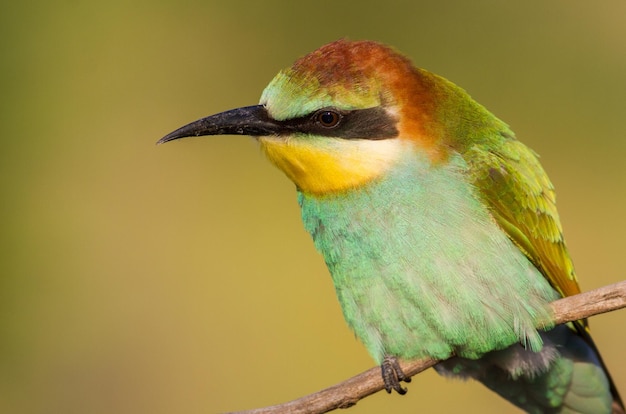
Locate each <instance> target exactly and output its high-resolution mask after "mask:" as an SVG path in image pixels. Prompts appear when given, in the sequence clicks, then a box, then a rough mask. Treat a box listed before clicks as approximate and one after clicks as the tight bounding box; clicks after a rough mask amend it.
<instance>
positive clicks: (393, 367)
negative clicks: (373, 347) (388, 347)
mask: <svg viewBox="0 0 626 414" xmlns="http://www.w3.org/2000/svg"><path fill="white" fill-rule="evenodd" d="M380 369H381V371H382V374H383V381H384V382H385V390H386V391H387V393H389V394H391V390H396V392H397V393H398V394H400V395H404V394H406V392H407V389H406V388H403V387H402V386H401V385H400V382H401V381H404V382H411V378H410V377H407V376H406V375H405V374H404V372H403V371H402V368H400V363H399V362H398V359H397V358H396V357H394V356H386V357H385V359H383V363H382V364H380Z"/></svg>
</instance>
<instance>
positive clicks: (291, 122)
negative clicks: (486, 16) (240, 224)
mask: <svg viewBox="0 0 626 414" xmlns="http://www.w3.org/2000/svg"><path fill="white" fill-rule="evenodd" d="M457 89H458V88H456V87H454V85H452V84H451V83H449V82H448V81H446V80H445V79H443V78H440V77H438V76H436V75H433V74H431V73H429V72H427V71H424V70H421V69H418V68H416V67H414V66H413V65H412V64H411V62H410V61H409V60H408V59H407V58H405V57H404V56H402V55H400V54H399V53H397V52H395V51H394V50H393V49H391V48H389V47H387V46H384V45H381V44H379V43H375V42H369V41H359V42H351V41H347V40H338V41H336V42H333V43H330V44H327V45H325V46H323V47H321V48H320V49H317V50H316V51H314V52H312V53H310V54H308V55H306V56H304V57H302V58H300V59H299V60H297V61H296V62H295V63H294V64H293V65H292V66H291V67H290V68H288V69H285V70H283V71H281V72H279V73H278V75H276V77H275V78H274V79H273V80H272V81H271V82H270V84H269V85H268V86H267V87H266V88H265V90H264V91H263V94H262V96H261V101H260V104H259V105H256V106H250V107H244V108H238V109H234V110H231V111H226V112H222V113H220V114H217V115H212V116H209V117H206V118H203V119H200V120H198V121H195V122H193V123H191V124H189V125H186V126H184V127H182V128H180V129H178V130H176V131H174V132H172V133H170V134H169V135H167V136H165V137H164V138H162V139H161V140H160V141H159V143H163V142H167V141H171V140H174V139H178V138H183V137H189V136H201V135H220V134H235V135H251V136H254V137H257V138H258V140H259V142H260V144H261V148H262V150H263V152H264V153H265V154H266V155H267V156H268V158H269V159H270V161H272V162H273V163H274V164H275V165H276V166H277V167H278V168H280V169H281V170H282V171H283V172H285V174H286V175H287V176H288V177H289V178H290V179H291V180H292V181H293V182H294V183H295V184H296V186H297V187H298V188H299V189H300V190H301V191H303V192H305V193H309V194H315V195H324V194H328V193H337V192H342V191H346V190H349V189H351V188H356V187H360V186H362V185H365V184H367V183H368V182H371V181H372V180H375V179H377V178H379V177H382V176H383V175H384V174H385V172H386V171H388V169H389V168H390V167H392V166H393V165H395V163H396V162H398V160H399V159H400V158H401V157H402V156H404V155H405V154H406V153H407V151H419V152H420V153H421V154H422V155H423V156H424V158H425V159H427V160H429V161H430V162H433V163H434V162H439V161H441V160H443V159H445V157H446V155H447V151H448V149H447V148H448V147H449V145H446V144H445V143H444V141H445V130H446V129H445V128H444V126H445V125H444V124H443V123H442V122H436V121H437V119H439V118H442V113H441V110H439V105H435V102H438V101H441V99H439V98H440V97H441V95H446V96H448V95H451V94H452V95H454V94H455V93H457V92H456V90H457ZM459 91H460V92H459V93H463V92H462V91H461V90H460V89H459ZM435 118H437V119H435Z"/></svg>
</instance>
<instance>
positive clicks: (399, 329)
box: [159, 40, 624, 414]
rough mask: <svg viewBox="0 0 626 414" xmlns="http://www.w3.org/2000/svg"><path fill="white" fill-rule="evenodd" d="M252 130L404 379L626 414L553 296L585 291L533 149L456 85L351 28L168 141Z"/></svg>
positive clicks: (358, 312)
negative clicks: (423, 378) (455, 382)
mask: <svg viewBox="0 0 626 414" xmlns="http://www.w3.org/2000/svg"><path fill="white" fill-rule="evenodd" d="M218 134H234V135H250V136H253V137H256V139H257V140H258V142H259V143H260V146H261V150H262V151H263V152H264V153H265V155H267V158H268V159H269V160H270V161H271V162H272V163H273V164H274V165H276V166H277V167H278V168H279V169H281V170H282V171H283V172H284V173H285V174H286V175H287V177H289V178H290V179H291V180H292V181H293V182H294V183H295V185H296V190H297V196H298V203H299V204H300V208H301V210H302V219H303V221H304V226H305V228H306V230H307V231H308V232H309V233H310V234H311V236H312V238H313V241H314V243H315V247H316V248H317V249H318V250H319V252H320V253H321V254H322V256H323V257H324V259H325V261H326V264H327V266H328V269H329V271H330V274H331V276H332V279H333V282H334V286H335V289H336V291H337V296H338V298H339V302H340V303H341V307H342V310H343V314H344V316H345V319H346V321H347V323H348V325H349V326H350V328H351V329H352V330H353V331H354V332H355V334H356V336H357V337H358V338H359V339H360V340H361V341H362V342H363V344H364V345H365V346H366V348H367V350H368V351H369V353H370V354H371V355H372V357H373V358H374V359H375V360H376V362H377V363H378V364H380V365H381V368H382V376H383V380H384V382H385V387H386V389H387V391H388V392H391V390H392V389H395V390H396V391H398V392H399V393H404V392H405V391H406V390H405V389H404V388H403V387H402V386H401V385H400V382H401V381H403V380H406V381H407V382H408V378H406V377H405V375H404V373H403V372H402V370H401V369H400V366H399V364H398V359H402V360H412V359H417V358H433V359H441V360H445V361H444V362H441V363H439V364H438V365H437V366H436V367H435V369H436V370H437V371H438V372H439V373H440V374H443V375H447V376H454V377H461V378H474V379H477V380H478V381H480V382H482V383H483V384H485V385H486V386H487V387H489V388H490V389H492V390H493V391H495V392H497V393H498V394H500V395H501V396H502V397H504V398H506V399H507V400H509V401H510V402H511V403H513V404H515V405H517V406H518V407H520V408H522V409H523V410H525V411H527V412H531V413H589V414H592V413H593V414H596V413H611V412H613V413H624V405H623V403H622V401H621V399H620V397H619V395H618V392H617V390H616V388H615V386H614V384H613V382H612V380H611V378H610V376H609V373H608V371H607V369H606V367H605V366H604V363H603V362H602V359H601V357H600V354H599V353H598V350H597V349H596V347H595V345H594V343H593V341H592V340H591V337H590V335H589V328H588V325H587V321H586V320H580V321H577V322H574V323H570V324H567V325H561V326H557V327H554V326H552V325H550V323H549V322H547V321H549V320H550V310H549V307H548V304H549V303H550V302H551V301H553V300H555V299H557V298H560V297H563V296H568V295H574V294H577V293H579V292H580V289H579V286H578V282H577V279H576V276H575V273H574V268H573V266H572V261H571V259H570V256H569V254H568V252H567V248H566V245H565V242H564V239H563V233H562V230H561V224H560V222H559V216H558V213H557V210H556V205H555V193H554V189H553V186H552V184H551V183H550V180H549V179H548V176H547V175H546V173H545V171H544V170H543V168H542V167H541V165H540V164H539V161H538V159H537V155H536V154H535V153H534V152H533V151H532V150H530V149H529V148H528V147H526V146H525V145H524V144H522V143H521V142H520V141H518V140H517V139H516V138H515V134H514V133H513V132H512V131H511V129H509V127H508V125H507V124H505V123H504V122H502V121H501V120H499V119H498V118H496V117H495V116H494V115H493V114H491V113H490V112H489V111H487V109H485V108H484V107H483V106H481V105H480V104H478V103H477V102H476V101H474V100H473V99H472V98H471V97H470V96H469V95H468V94H467V93H466V92H465V91H464V90H463V89H461V88H459V87H458V86H456V85H454V84H453V83H451V82H449V81H448V80H446V79H444V78H442V77H440V76H437V75H435V74H432V73H430V72H427V71H426V70H423V69H419V68H417V67H415V66H413V64H412V63H411V62H410V61H409V60H408V59H407V58H405V57H404V56H402V55H401V54H399V53H397V52H396V51H394V50H393V49H391V48H389V47H387V46H384V45H381V44H379V43H375V42H369V41H359V42H352V41H347V40H339V41H336V42H333V43H330V44H328V45H325V46H323V47H321V48H320V49H318V50H316V51H314V52H312V53H310V54H308V55H306V56H304V57H302V58H300V59H299V60H297V61H296V62H295V63H294V64H293V66H291V67H290V68H288V69H286V70H283V71H281V72H279V73H278V75H276V77H275V78H274V79H273V80H272V81H271V82H270V84H269V85H268V86H267V88H266V89H265V90H264V92H263V94H262V96H261V101H260V104H259V105H256V106H248V107H244V108H238V109H234V110H230V111H226V112H222V113H219V114H216V115H212V116H209V117H206V118H203V119H200V120H198V121H195V122H192V123H190V124H188V125H186V126H183V127H182V128H180V129H178V130H176V131H174V132H172V133H170V134H169V135H167V136H165V137H164V138H162V139H161V140H160V141H159V143H163V142H167V141H172V140H175V139H178V138H183V137H191V136H201V135H218Z"/></svg>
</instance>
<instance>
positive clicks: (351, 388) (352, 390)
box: [231, 281, 626, 414]
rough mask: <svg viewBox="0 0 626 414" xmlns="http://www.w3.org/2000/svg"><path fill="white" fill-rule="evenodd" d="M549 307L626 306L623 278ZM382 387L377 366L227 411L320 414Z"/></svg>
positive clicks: (581, 313) (580, 310)
mask: <svg viewBox="0 0 626 414" xmlns="http://www.w3.org/2000/svg"><path fill="white" fill-rule="evenodd" d="M551 307H552V311H553V313H554V318H553V322H554V323H555V324H557V325H558V324H562V323H566V322H571V321H576V320H579V319H584V318H588V317H591V316H594V315H598V314H600V313H605V312H611V311H614V310H618V309H621V308H624V307H626V281H622V282H619V283H615V284H613V285H609V286H604V287H601V288H599V289H595V290H592V291H589V292H585V293H581V294H579V295H575V296H569V297H567V298H563V299H559V300H557V301H554V302H552V303H551ZM438 362H439V361H436V360H431V359H422V360H417V361H410V362H406V361H403V362H401V367H402V370H403V371H404V373H405V374H406V375H407V376H408V377H412V376H413V375H416V374H418V373H420V372H422V371H424V370H426V369H428V368H430V367H432V366H433V365H436V364H437V363H438ZM382 389H384V384H383V381H382V377H381V373H380V368H379V367H375V368H372V369H369V370H367V371H365V372H363V373H361V374H358V375H356V376H354V377H352V378H350V379H348V380H346V381H343V382H341V383H339V384H337V385H333V386H332V387H329V388H326V389H324V390H322V391H318V392H316V393H313V394H309V395H307V396H305V397H302V398H298V399H297V400H293V401H290V402H286V403H284V404H279V405H274V406H271V407H266V408H257V409H254V410H248V411H240V412H237V413H231V414H284V413H290V414H291V413H294V414H320V413H326V412H328V411H332V410H335V409H337V408H347V407H350V406H352V405H354V404H356V403H357V402H358V401H359V400H361V399H363V398H365V397H367V396H368V395H371V394H374V393H376V392H378V391H380V390H382Z"/></svg>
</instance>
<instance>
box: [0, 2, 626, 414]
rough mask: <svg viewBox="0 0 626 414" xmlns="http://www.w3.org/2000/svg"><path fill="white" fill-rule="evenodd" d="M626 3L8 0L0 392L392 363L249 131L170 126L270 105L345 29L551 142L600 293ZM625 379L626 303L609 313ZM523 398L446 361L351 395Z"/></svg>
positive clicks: (618, 233)
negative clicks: (272, 85) (362, 323)
mask: <svg viewBox="0 0 626 414" xmlns="http://www.w3.org/2000/svg"><path fill="white" fill-rule="evenodd" d="M625 21H626V2H624V1H623V0H605V1H602V2H589V1H586V0H567V1H565V0H556V1H550V2H546V1H544V0H530V1H525V2H498V1H488V0H480V1H473V2H467V1H463V0H457V1H444V2H440V1H387V2H385V4H384V5H383V4H382V3H381V2H363V1H342V2H330V1H318V2H314V3H301V2H292V1H278V0H265V1H247V2H246V1H239V2H225V1H224V2H216V1H193V0H187V1H167V0H163V1H157V2H148V1H140V0H138V1H119V0H112V1H108V2H95V1H92V2H86V1H80V0H67V1H57V2H44V1H37V0H36V1H33V2H6V3H3V5H2V6H0V47H1V50H2V60H1V62H0V79H1V81H0V82H1V85H2V89H1V90H2V99H1V100H0V105H1V111H0V118H1V125H2V127H3V135H2V146H1V147H0V183H1V184H0V185H1V186H0V188H1V191H2V193H1V195H2V197H1V199H0V220H1V232H0V411H1V412H3V413H33V414H44V413H46V414H47V413H64V414H68V413H77V414H78V413H81V414H82V413H94V414H98V413H154V414H159V413H174V412H175V413H215V412H222V411H231V410H241V409H247V408H255V407H261V406H266V405H270V404H276V403H280V402H284V401H287V400H290V399H293V398H296V397H299V396H302V395H305V394H308V393H311V392H314V391H317V390H319V389H321V388H324V387H327V386H330V385H332V384H335V383H337V382H339V381H341V380H344V379H346V378H348V377H350V376H352V375H354V374H356V373H359V372H361V371H363V370H365V369H368V368H370V367H372V366H373V362H372V360H371V359H370V357H369V356H368V355H367V353H366V352H365V350H364V348H363V347H362V346H361V344H359V343H358V342H357V341H356V339H355V338H354V336H353V334H352V333H351V332H350V331H349V329H348V328H347V327H346V325H345V323H344V321H343V318H342V315H341V312H340V309H339V306H338V303H337V300H336V298H335V293H334V290H333V287H332V284H331V280H330V277H329V276H328V274H327V270H326V268H325V266H324V264H323V261H322V259H321V257H320V256H319V255H318V254H317V253H316V252H315V250H314V247H313V244H312V243H311V240H310V238H309V235H308V234H306V233H305V231H304V230H303V228H302V225H301V223H300V217H299V209H298V206H297V203H296V198H295V192H294V189H293V185H292V184H291V183H290V182H289V181H288V180H287V179H286V178H285V177H284V176H283V175H282V174H281V173H280V172H279V171H278V170H275V169H274V168H273V167H272V166H271V165H270V164H269V163H268V162H266V161H265V160H264V159H263V156H262V155H261V154H260V152H259V151H258V148H257V145H256V143H255V142H254V141H253V140H252V139H250V138H247V137H214V138H203V139H188V140H183V141H180V142H175V143H171V144H168V145H165V146H159V147H157V146H155V145H154V144H155V142H156V140H158V139H159V138H160V137H162V136H163V135H165V134H166V133H168V132H170V131H172V130H173V129H175V128H177V127H179V126H181V125H183V124H185V123H187V122H189V121H192V120H195V119H197V118H200V117H203V116H205V115H209V114H212V113H215V112H219V111H222V110H226V109H230V108H233V107H237V106H244V105H252V104H255V103H257V102H258V99H259V96H260V94H261V91H262V90H263V88H264V87H265V85H266V84H267V83H268V82H269V81H270V80H271V79H272V77H273V76H274V74H275V73H276V72H277V71H278V70H279V69H281V68H283V67H286V66H289V65H290V64H291V63H292V62H293V61H294V60H295V59H296V58H297V57H299V56H301V55H303V54H306V53H308V52H310V51H312V50H314V49H316V48H317V47H319V46H321V45H322V44H325V43H327V42H329V41H332V40H335V39H337V38H340V37H348V38H351V39H372V40H378V41H382V42H385V43H388V44H391V45H393V46H395V47H396V48H398V49H399V50H401V51H403V52H404V53H405V54H407V55H408V56H409V57H411V58H412V59H413V61H414V62H415V63H416V64H417V65H418V66H421V67H424V68H426V69H429V70H431V71H433V72H436V73H438V74H441V75H443V76H445V77H447V78H449V79H451V80H452V81H454V82H455V83H457V84H459V85H461V86H463V87H464V88H465V89H467V90H468V91H469V92H470V94H472V96H473V97H475V98H476V99H477V100H478V101H479V102H481V103H482V104H484V105H485V106H486V107H487V108H489V109H490V110H491V111H493V112H494V113H495V114H496V115H498V116H499V117H500V118H502V119H504V120H505V121H506V122H508V123H509V124H510V125H511V126H512V128H513V130H515V131H516V133H517V135H518V137H519V138H520V139H521V140H522V141H524V142H525V143H527V144H529V145H530V146H531V147H532V148H534V149H535V150H536V151H537V152H539V153H540V154H541V156H542V158H541V159H542V162H543V164H544V166H545V167H546V169H547V171H548V172H549V174H550V177H551V178H552V180H553V182H554V183H555V185H556V187H557V191H558V196H559V208H560V213H561V216H562V221H563V224H564V226H565V232H566V237H567V240H568V244H569V247H570V250H571V253H572V255H573V257H574V261H575V263H576V266H577V269H578V273H579V277H580V279H581V285H582V288H583V290H589V289H592V288H596V287H599V286H603V285H606V284H609V283H613V282H617V281H619V280H623V279H625V278H626V274H625V272H624V265H623V259H624V257H623V255H624V246H625V245H626V218H625V215H624V204H625V203H626V191H625V190H626V162H624V153H625V151H626V122H624V120H625V116H626V42H625V41H624V39H626V24H624V22H625ZM591 325H592V332H593V334H594V338H595V340H596V342H597V344H598V345H599V347H600V349H601V350H602V353H603V356H604V359H605V361H606V362H607V364H608V365H609V366H610V367H611V371H612V373H613V376H614V378H615V381H616V383H617V385H618V387H619V388H621V390H622V393H623V394H626V364H624V349H625V348H624V343H625V342H626V333H625V332H626V329H624V328H625V325H626V311H622V312H614V313H611V314H607V315H602V316H598V317H594V318H593V319H592V320H591ZM391 410H394V411H395V412H398V413H404V412H407V413H408V412H417V411H420V412H425V413H447V412H464V411H471V412H482V413H502V412H517V411H516V409H514V408H513V407H512V406H510V405H509V404H508V403H506V402H504V401H503V400H501V399H500V398H499V397H497V396H496V395H495V394H492V393H491V392H489V391H487V390H485V389H484V388H483V387H482V386H481V385H479V384H475V383H462V382H458V381H449V380H445V379H442V378H440V377H438V376H437V375H436V374H435V373H434V372H433V371H432V370H431V371H428V372H425V373H422V374H421V375H419V376H417V377H416V378H414V379H413V382H412V383H411V384H410V387H409V393H408V394H407V395H406V396H404V397H399V396H397V395H392V396H389V395H386V394H384V393H379V394H377V395H375V396H372V397H370V398H368V399H366V400H364V401H361V402H360V403H359V404H358V405H357V406H356V407H353V408H352V409H351V410H350V411H349V412H351V413H378V412H388V411H391Z"/></svg>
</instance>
